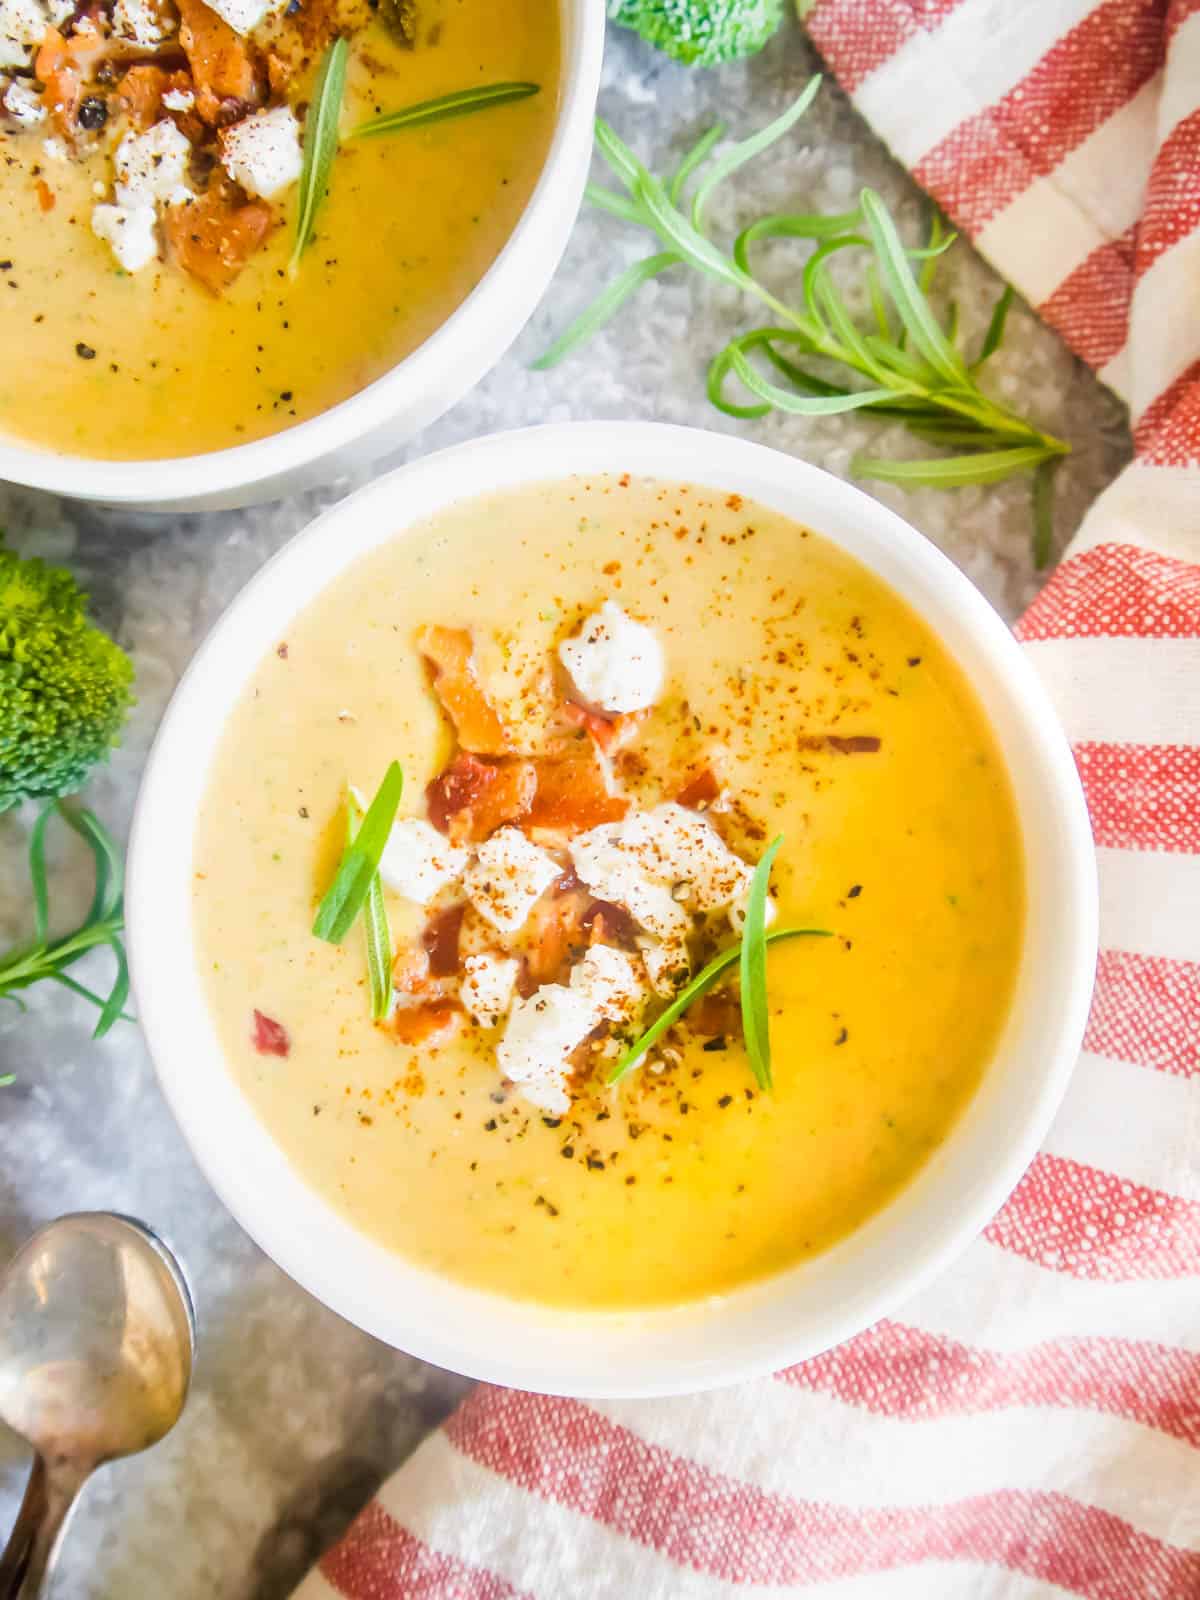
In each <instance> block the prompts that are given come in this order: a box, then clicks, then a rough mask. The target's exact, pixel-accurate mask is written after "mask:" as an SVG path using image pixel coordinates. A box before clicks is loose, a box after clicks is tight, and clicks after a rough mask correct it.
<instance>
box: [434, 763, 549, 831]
mask: <svg viewBox="0 0 1200 1600" xmlns="http://www.w3.org/2000/svg"><path fill="white" fill-rule="evenodd" d="M536 790H537V775H536V773H535V771H534V767H533V763H532V762H530V761H481V760H480V758H479V757H478V756H474V755H469V754H467V753H466V752H462V753H461V754H459V755H457V756H455V758H454V760H453V761H452V762H451V763H450V765H449V766H448V767H447V768H446V770H445V771H444V772H443V773H442V774H441V775H440V776H439V777H437V778H434V779H433V781H432V782H431V783H430V784H429V786H428V787H427V788H426V790H425V798H426V800H427V802H428V805H429V820H430V821H431V822H432V823H433V825H434V827H435V828H437V829H439V830H440V831H441V832H442V833H445V834H449V836H450V838H451V839H452V840H453V841H454V842H455V844H478V843H479V842H480V840H483V839H487V838H489V837H490V836H491V835H492V834H493V833H495V831H496V829H497V828H500V827H503V825H504V824H505V823H506V822H519V821H520V820H521V819H522V818H523V817H524V816H526V814H527V813H528V811H529V807H530V805H531V804H532V802H533V797H534V794H535V793H536Z"/></svg>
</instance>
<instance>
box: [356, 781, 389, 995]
mask: <svg viewBox="0 0 1200 1600" xmlns="http://www.w3.org/2000/svg"><path fill="white" fill-rule="evenodd" d="M362 820H363V812H362V807H361V806H360V805H359V803H358V800H357V798H356V797H355V795H354V794H347V796H346V845H347V848H349V846H350V845H352V844H353V843H354V838H355V835H356V834H357V833H358V831H359V829H360V828H361V827H362ZM363 926H364V929H365V932H366V944H367V977H368V979H369V980H370V986H371V1016H372V1017H373V1018H374V1020H375V1021H376V1022H382V1021H383V1019H384V1017H386V1016H387V1014H388V1012H389V1011H390V1010H391V1007H392V929H391V924H390V923H389V922H388V916H387V908H386V906H385V905H384V901H383V880H382V879H381V878H380V876H379V869H378V868H376V869H375V871H374V872H373V873H372V875H371V883H370V887H369V888H368V890H367V901H366V908H365V914H364V917H363Z"/></svg>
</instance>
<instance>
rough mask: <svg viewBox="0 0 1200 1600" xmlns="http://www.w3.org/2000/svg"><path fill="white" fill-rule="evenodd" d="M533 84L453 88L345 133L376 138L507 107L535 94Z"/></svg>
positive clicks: (491, 84) (498, 84)
mask: <svg viewBox="0 0 1200 1600" xmlns="http://www.w3.org/2000/svg"><path fill="white" fill-rule="evenodd" d="M540 87H541V86H540V84H536V83H486V84H482V85H480V86H479V87H478V88H475V89H456V90H455V91H454V92H453V93H452V94H443V95H439V96H438V97H437V99H436V100H422V101H420V102H419V103H418V104H417V105H413V106H402V107H401V108H400V109H399V110H398V111H385V112H384V113H383V114H382V116H378V117H372V118H371V120H370V121H369V122H360V123H359V125H358V127H357V128H353V129H351V131H350V133H349V134H348V135H347V137H348V138H350V139H378V138H380V137H381V136H383V135H384V134H389V133H400V132H401V131H402V130H403V129H405V128H419V127H423V126H424V125H425V124H426V123H429V122H444V121H445V120H446V119H447V118H448V117H465V116H469V115H470V114H471V112H473V111H486V110H488V108H489V107H491V106H506V105H508V104H510V103H511V102H512V101H513V100H528V98H529V96H530V95H532V94H537V93H538V90H539V88H540Z"/></svg>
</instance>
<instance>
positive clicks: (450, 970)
mask: <svg viewBox="0 0 1200 1600" xmlns="http://www.w3.org/2000/svg"><path fill="white" fill-rule="evenodd" d="M466 909H467V908H466V906H465V905H463V904H462V903H461V902H460V903H459V904H458V905H455V906H445V907H444V908H443V909H442V910H441V911H438V912H436V913H435V914H434V915H433V916H432V917H431V918H430V919H429V921H428V922H427V923H426V924H425V927H424V930H423V931H422V933H421V944H422V945H423V946H424V949H425V954H426V955H427V956H428V957H429V972H430V975H431V976H432V977H435V978H452V977H453V976H454V974H455V973H456V972H457V971H458V970H459V956H458V939H459V935H460V934H461V932H462V923H463V916H464V914H465V912H466Z"/></svg>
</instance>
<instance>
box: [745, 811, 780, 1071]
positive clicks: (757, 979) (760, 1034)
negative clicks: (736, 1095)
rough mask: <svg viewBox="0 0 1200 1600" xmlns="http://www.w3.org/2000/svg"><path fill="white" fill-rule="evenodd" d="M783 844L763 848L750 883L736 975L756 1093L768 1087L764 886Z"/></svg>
mask: <svg viewBox="0 0 1200 1600" xmlns="http://www.w3.org/2000/svg"><path fill="white" fill-rule="evenodd" d="M782 843H783V836H782V834H781V835H780V836H779V837H778V838H775V839H772V841H771V843H770V844H769V845H768V846H767V848H766V850H765V851H764V853H763V857H762V860H761V861H760V862H759V863H758V865H757V866H756V867H755V869H754V876H753V877H752V878H751V879H750V893H749V894H748V895H747V897H746V923H745V926H744V927H743V929H742V944H741V952H740V955H739V959H738V973H739V976H740V978H741V987H742V1037H743V1038H744V1039H745V1041H746V1054H747V1056H749V1058H750V1071H751V1072H752V1073H753V1074H754V1081H755V1082H756V1083H757V1084H758V1087H759V1088H760V1089H769V1088H770V1087H771V1029H770V1022H769V1019H768V1016H767V883H768V881H769V880H770V877H771V866H772V864H773V862H774V860H775V857H776V856H777V855H778V854H779V846H780V845H781V844H782Z"/></svg>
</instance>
